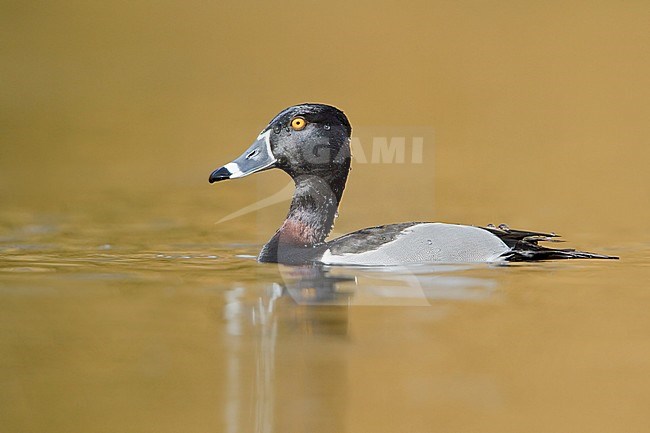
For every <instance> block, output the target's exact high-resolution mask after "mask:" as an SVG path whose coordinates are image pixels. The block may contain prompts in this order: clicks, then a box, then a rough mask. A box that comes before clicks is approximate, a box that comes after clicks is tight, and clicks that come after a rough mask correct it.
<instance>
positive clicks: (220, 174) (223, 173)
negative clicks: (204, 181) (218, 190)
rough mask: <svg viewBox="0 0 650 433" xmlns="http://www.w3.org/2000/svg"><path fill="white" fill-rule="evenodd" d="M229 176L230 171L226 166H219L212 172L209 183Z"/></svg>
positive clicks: (230, 174)
mask: <svg viewBox="0 0 650 433" xmlns="http://www.w3.org/2000/svg"><path fill="white" fill-rule="evenodd" d="M230 176H232V173H231V172H230V171H229V170H228V169H227V168H226V167H221V168H218V169H216V170H215V171H213V172H212V174H211V175H210V179H209V181H210V183H214V182H219V181H220V180H226V179H230Z"/></svg>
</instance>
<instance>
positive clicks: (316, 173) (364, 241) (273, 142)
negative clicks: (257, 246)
mask: <svg viewBox="0 0 650 433" xmlns="http://www.w3.org/2000/svg"><path fill="white" fill-rule="evenodd" d="M351 132H352V127H351V126H350V122H348V119H347V117H346V116H345V114H343V112H342V111H341V110H339V109H337V108H335V107H332V106H329V105H323V104H301V105H295V106H293V107H289V108H287V109H285V110H283V111H282V112H280V113H279V114H278V115H277V116H275V118H273V120H271V122H270V123H269V124H268V126H267V127H266V128H264V129H263V130H262V132H261V133H260V134H259V136H258V137H257V140H256V141H255V142H254V143H253V145H252V146H251V147H249V148H248V149H247V150H246V152H244V153H243V154H242V155H241V156H240V157H239V158H237V159H235V160H234V161H233V162H230V163H228V164H226V165H224V166H223V167H221V168H218V169H217V170H215V171H214V172H212V174H211V175H210V183H212V182H218V181H221V180H226V179H235V178H239V177H244V176H248V175H249V174H253V173H256V172H258V171H262V170H267V169H270V168H279V169H281V170H283V171H285V172H286V173H287V174H288V175H289V176H291V178H292V179H293V180H294V182H295V185H296V189H295V193H294V195H293V200H292V201H291V207H290V208H289V214H288V215H287V218H286V220H285V221H284V223H283V224H282V226H281V227H280V228H279V229H278V231H277V232H276V233H275V235H274V236H273V237H272V238H271V240H270V241H269V242H268V243H267V244H266V245H264V247H263V248H262V251H261V252H260V254H259V257H258V260H259V261H260V262H278V263H286V264H306V263H323V264H331V265H370V266H384V265H407V264H415V263H427V262H438V263H441V262H444V263H472V262H473V263H476V262H498V261H534V260H548V259H583V258H587V259H591V258H598V259H610V258H616V257H610V256H604V255H600V254H593V253H588V252H582V251H575V250H570V249H551V248H547V247H543V246H541V245H538V242H539V241H544V240H550V239H552V238H554V237H556V236H557V235H555V234H554V233H538V232H529V231H521V230H511V229H509V228H508V227H506V226H503V225H502V226H499V227H494V226H487V227H474V226H466V225H456V224H444V223H430V222H407V223H401V224H390V225H385V226H379V227H371V228H367V229H363V230H359V231H356V232H354V233H350V234H347V235H345V236H341V237H340V238H337V239H334V240H331V241H325V238H326V237H327V235H328V234H329V232H330V230H331V229H332V226H333V224H334V218H335V217H336V215H337V208H338V206H339V203H340V201H341V196H342V195H343V189H344V188H345V181H346V180H347V178H348V172H349V170H350V135H351Z"/></svg>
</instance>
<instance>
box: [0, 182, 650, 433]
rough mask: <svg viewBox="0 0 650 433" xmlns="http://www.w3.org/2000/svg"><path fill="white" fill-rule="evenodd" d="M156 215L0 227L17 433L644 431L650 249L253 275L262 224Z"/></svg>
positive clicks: (189, 214)
mask: <svg viewBox="0 0 650 433" xmlns="http://www.w3.org/2000/svg"><path fill="white" fill-rule="evenodd" d="M225 191H227V190H221V191H220V192H221V194H227V192H225ZM211 192H212V191H211ZM155 197H160V196H159V195H154V196H151V195H148V194H143V195H137V194H136V195H134V194H124V195H123V196H120V194H117V193H114V194H113V195H112V200H111V201H110V204H106V203H105V202H104V201H103V200H95V199H92V200H86V201H85V202H83V203H82V204H80V205H79V206H78V207H75V209H68V210H66V211H65V212H61V211H60V210H59V211H57V210H55V209H54V210H53V209H51V210H49V211H48V212H42V213H38V214H34V213H30V212H28V209H26V208H25V207H21V206H18V205H16V206H15V207H13V208H11V207H10V208H5V209H3V212H2V214H1V216H2V219H1V221H2V227H3V228H2V232H0V236H1V238H0V239H1V243H0V254H2V260H1V261H0V347H1V348H2V349H1V351H0V381H1V383H2V387H1V389H2V391H1V392H0V405H1V407H2V408H3V409H2V415H1V416H2V423H3V425H4V426H5V427H8V429H5V430H4V431H11V432H22V431H25V432H27V431H48V432H76V431H78V432H87V431H99V432H101V431H106V432H114V431H158V432H160V431H170V432H172V431H223V432H242V431H257V432H284V431H311V432H344V431H350V432H356V431H374V432H395V431H423V432H424V431H432V429H435V430H449V431H494V432H504V431H506V432H507V431H512V432H517V431H522V430H526V431H530V430H532V431H563V430H567V429H570V427H571V426H580V429H581V431H621V430H624V431H641V430H643V429H644V428H645V426H646V425H647V422H648V421H649V419H648V415H647V411H645V406H646V404H645V403H646V402H647V401H648V398H650V379H648V378H650V374H649V373H650V362H649V361H648V359H650V331H649V330H650V316H649V315H648V314H647V311H648V308H647V307H648V305H650V292H649V291H648V276H649V272H648V271H649V269H648V257H649V255H650V248H649V247H648V244H645V245H641V244H628V245H620V244H619V245H616V244H615V242H616V241H615V239H610V240H606V241H605V242H604V243H603V245H601V246H600V247H601V248H606V247H608V249H609V250H608V252H610V253H611V252H614V251H615V252H616V253H617V254H620V255H621V256H622V260H621V261H566V262H548V263H537V264H516V265H511V266H488V265H478V266H440V265H438V266H416V267H411V268H401V269H400V268H398V269H390V270H388V269H380V270H369V269H351V268H333V269H329V270H326V271H319V270H316V269H313V268H290V267H278V266H276V265H269V264H258V263H256V262H255V260H254V258H253V257H254V255H255V254H256V253H257V251H258V250H259V247H260V245H259V244H254V243H250V242H247V241H246V239H249V238H250V237H251V236H252V235H251V233H252V232H254V230H251V229H253V228H254V226H255V220H254V219H252V218H253V217H251V216H249V218H248V219H247V217H242V218H240V219H235V220H232V221H229V222H228V223H227V224H218V225H216V226H215V225H214V224H213V221H214V220H215V219H217V217H218V215H213V214H214V213H215V212H214V211H213V210H208V209H205V206H204V205H205V204H204V203H202V202H201V201H202V200H203V199H204V198H205V197H204V196H203V195H196V194H195V195H192V194H189V193H188V194H187V195H185V196H183V198H180V199H177V200H176V201H174V202H173V203H171V204H170V202H169V201H168V200H160V199H156V198H155ZM170 207H173V212H172V213H170V212H169V210H168V211H165V209H169V208H170ZM55 208H56V207H55ZM201 208H204V210H203V211H200V210H199V209H201ZM225 212H226V210H224V213H225ZM262 212H263V211H262ZM216 213H218V212H216ZM163 215H164V216H163ZM208 221H210V222H209V223H208ZM246 227H248V230H246V229H245V228H246ZM238 240H239V242H238ZM242 240H243V242H242ZM609 242H612V244H609ZM608 245H609V246H608ZM116 414H119V416H116Z"/></svg>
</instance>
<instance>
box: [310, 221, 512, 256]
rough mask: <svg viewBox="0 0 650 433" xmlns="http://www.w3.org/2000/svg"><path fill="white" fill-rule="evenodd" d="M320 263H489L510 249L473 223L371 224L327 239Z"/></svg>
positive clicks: (496, 237)
mask: <svg viewBox="0 0 650 433" xmlns="http://www.w3.org/2000/svg"><path fill="white" fill-rule="evenodd" d="M326 245H327V249H326V250H325V251H324V253H323V255H322V257H321V258H320V260H319V261H320V262H322V263H324V264H329V265H367V266H373V265H383V266H386V265H388V266H390V265H409V264H416V263H431V262H437V263H477V262H491V261H495V260H499V258H500V257H501V256H502V255H503V254H504V253H507V252H508V251H510V248H509V247H508V246H507V245H506V244H505V243H504V242H503V241H502V240H501V239H500V238H499V237H498V236H495V235H494V234H492V233H490V232H489V231H487V230H485V229H482V228H479V227H473V226H464V225H456V224H444V223H422V222H411V223H402V224H390V225H385V226H378V227H371V228H367V229H363V230H359V231H356V232H354V233H350V234H348V235H345V236H341V237H340V238H337V239H334V240H332V241H329V242H327V244H326Z"/></svg>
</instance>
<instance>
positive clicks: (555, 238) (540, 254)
mask: <svg viewBox="0 0 650 433" xmlns="http://www.w3.org/2000/svg"><path fill="white" fill-rule="evenodd" d="M480 228H481V229H483V230H487V231H489V232H490V233H492V234H493V235H495V236H497V237H498V238H499V239H501V240H502V241H503V242H504V243H505V244H506V245H508V247H510V251H508V252H506V253H505V254H503V256H502V257H503V258H504V259H505V260H507V261H509V262H528V261H540V260H558V259H618V257H615V256H607V255H604V254H595V253H589V252H586V251H577V250H574V249H568V248H567V249H562V248H548V247H544V246H542V245H539V242H564V241H563V240H561V239H559V237H560V236H559V235H557V234H555V233H543V232H532V231H526V230H513V229H511V228H510V227H508V226H506V225H505V224H501V225H500V226H498V227H495V226H493V225H488V226H486V227H480Z"/></svg>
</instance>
